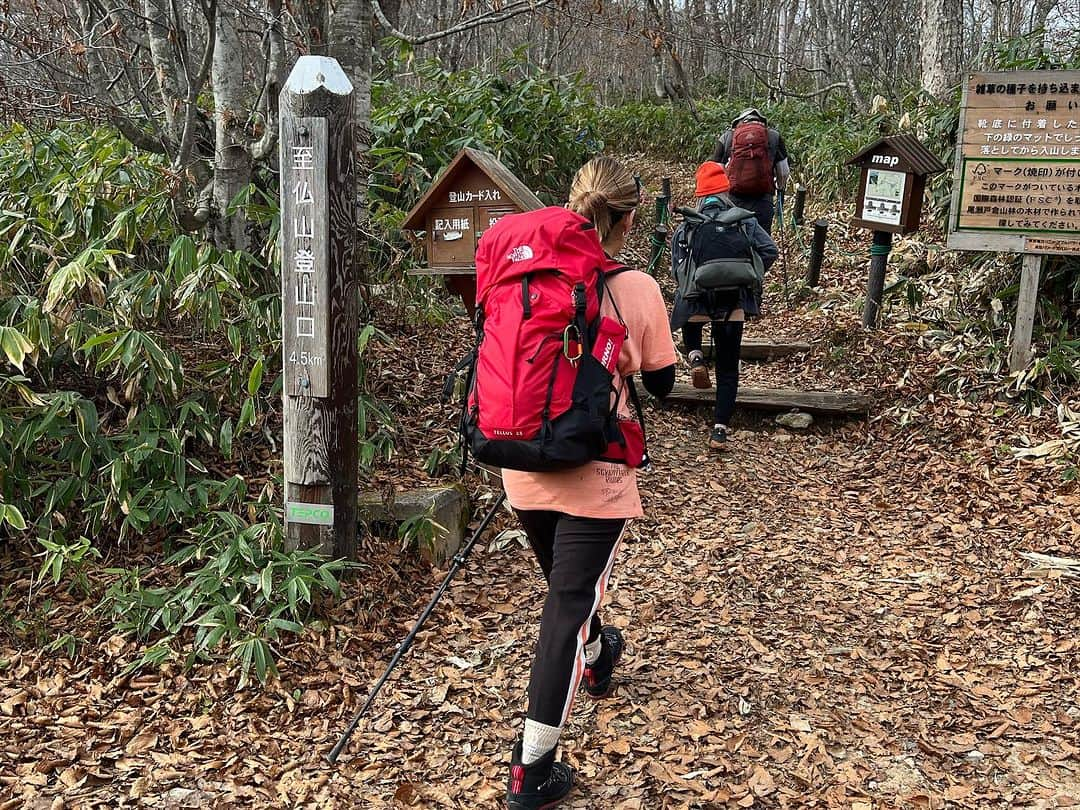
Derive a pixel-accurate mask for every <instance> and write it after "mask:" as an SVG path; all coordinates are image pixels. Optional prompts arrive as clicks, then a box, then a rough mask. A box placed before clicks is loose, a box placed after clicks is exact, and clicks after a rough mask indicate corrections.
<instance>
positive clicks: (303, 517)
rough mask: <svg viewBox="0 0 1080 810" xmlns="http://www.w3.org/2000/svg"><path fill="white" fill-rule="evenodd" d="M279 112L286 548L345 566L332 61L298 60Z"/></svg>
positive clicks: (352, 364) (341, 84)
mask: <svg viewBox="0 0 1080 810" xmlns="http://www.w3.org/2000/svg"><path fill="white" fill-rule="evenodd" d="M278 101H279V107H280V121H279V126H280V129H279V139H278V157H279V161H280V166H281V189H280V190H281V229H280V239H281V243H280V246H281V312H282V323H281V333H282V341H281V352H282V368H283V383H282V392H281V393H282V440H283V441H282V478H283V479H284V484H285V493H284V494H285V504H284V506H285V510H284V514H285V537H286V544H287V546H288V547H289V548H318V549H320V550H321V551H322V552H323V553H325V554H327V555H331V556H334V557H345V558H347V559H354V558H355V555H356V537H357V521H356V499H357V474H358V463H357V454H358V452H359V444H358V441H357V420H356V399H357V396H358V390H357V389H358V374H357V368H358V364H359V356H358V351H357V333H358V331H359V321H360V316H359V296H358V294H357V286H358V283H359V279H358V273H357V265H356V224H355V223H356V217H355V211H356V203H355V200H356V183H355V168H356V160H355V157H354V133H353V123H352V120H353V118H352V111H353V87H352V84H351V83H350V82H349V80H348V78H347V77H346V76H345V72H344V71H343V70H342V69H341V66H340V65H339V64H338V63H337V61H335V60H334V59H331V58H330V57H326V56H314V55H305V56H301V57H300V58H299V59H297V61H296V64H295V65H294V66H293V69H292V71H291V72H290V73H289V76H288V78H287V79H286V81H285V83H284V86H283V87H282V90H281V93H280V95H279V98H278Z"/></svg>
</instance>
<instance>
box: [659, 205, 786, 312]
mask: <svg viewBox="0 0 1080 810" xmlns="http://www.w3.org/2000/svg"><path fill="white" fill-rule="evenodd" d="M678 210H679V213H680V214H682V215H683V227H682V229H681V230H680V234H679V244H680V247H681V248H682V249H683V259H682V261H680V262H679V263H678V264H677V265H675V266H673V267H672V273H674V275H675V281H676V284H677V285H678V288H679V293H680V294H681V295H682V296H683V298H686V299H694V298H697V297H699V296H701V295H703V294H706V293H709V292H713V291H720V290H727V291H731V290H739V289H742V288H743V287H746V288H749V289H751V290H760V289H761V285H762V282H764V280H765V265H764V263H763V262H762V261H761V256H759V255H758V252H757V250H756V249H755V248H754V242H753V239H752V238H751V236H750V220H751V219H752V218H753V216H754V212H753V211H747V210H746V209H745V208H738V207H732V208H725V209H722V210H717V211H709V212H708V213H704V212H702V211H695V210H694V209H692V208H680V209H678Z"/></svg>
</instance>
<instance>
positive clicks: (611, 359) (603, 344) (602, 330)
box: [592, 315, 626, 374]
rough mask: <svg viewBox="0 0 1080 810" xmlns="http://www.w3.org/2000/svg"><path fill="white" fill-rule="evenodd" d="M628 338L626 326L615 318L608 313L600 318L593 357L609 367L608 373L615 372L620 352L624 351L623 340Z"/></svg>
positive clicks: (605, 366)
mask: <svg viewBox="0 0 1080 810" xmlns="http://www.w3.org/2000/svg"><path fill="white" fill-rule="evenodd" d="M625 340H626V327H625V326H623V325H622V324H621V323H619V322H618V321H617V320H615V319H614V318H609V317H607V316H606V315H605V316H604V317H602V318H601V319H600V326H599V328H598V329H597V332H596V340H595V341H594V342H593V349H592V353H593V357H595V358H596V359H597V361H598V362H599V363H600V365H602V366H603V367H604V368H605V369H607V372H608V374H614V373H615V369H616V367H617V366H618V365H619V353H620V352H621V351H622V346H623V342H624V341H625Z"/></svg>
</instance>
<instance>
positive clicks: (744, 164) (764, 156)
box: [725, 121, 776, 197]
mask: <svg viewBox="0 0 1080 810" xmlns="http://www.w3.org/2000/svg"><path fill="white" fill-rule="evenodd" d="M725 169H726V170H727V176H728V179H729V180H730V181H731V191H732V193H733V194H739V195H742V196H746V197H756V196H759V195H762V194H772V193H773V191H774V190H775V188H776V186H775V185H774V183H773V166H772V160H771V159H770V158H769V130H768V129H767V128H766V127H765V125H764V124H763V123H761V122H760V121H746V122H745V123H742V124H739V125H738V126H737V127H735V132H734V133H733V134H732V138H731V156H730V157H729V158H728V163H727V166H726V167H725Z"/></svg>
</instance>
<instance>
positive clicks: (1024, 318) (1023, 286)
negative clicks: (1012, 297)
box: [1009, 253, 1043, 371]
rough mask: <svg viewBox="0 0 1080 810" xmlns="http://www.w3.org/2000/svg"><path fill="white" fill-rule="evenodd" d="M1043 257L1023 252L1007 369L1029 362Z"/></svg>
mask: <svg viewBox="0 0 1080 810" xmlns="http://www.w3.org/2000/svg"><path fill="white" fill-rule="evenodd" d="M1042 263H1043V257H1042V256H1041V255H1038V254H1035V253H1025V254H1024V265H1023V269H1021V271H1020V295H1019V298H1017V300H1016V324H1015V325H1014V326H1013V334H1012V347H1011V349H1010V350H1009V371H1020V369H1022V368H1024V367H1025V366H1026V365H1027V364H1028V363H1030V362H1031V331H1032V329H1033V328H1034V326H1035V305H1036V303H1037V301H1038V296H1039V275H1040V274H1041V272H1042Z"/></svg>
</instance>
